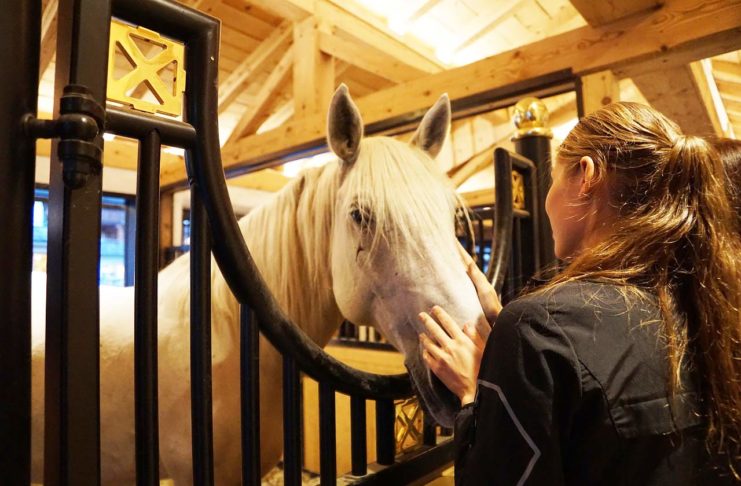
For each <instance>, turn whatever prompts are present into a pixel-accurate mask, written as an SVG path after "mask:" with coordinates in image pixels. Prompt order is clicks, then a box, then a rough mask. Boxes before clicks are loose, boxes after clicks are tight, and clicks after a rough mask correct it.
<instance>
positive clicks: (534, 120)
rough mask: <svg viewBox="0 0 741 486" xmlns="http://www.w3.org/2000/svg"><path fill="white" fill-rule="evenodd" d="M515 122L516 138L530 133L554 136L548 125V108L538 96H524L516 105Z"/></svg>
mask: <svg viewBox="0 0 741 486" xmlns="http://www.w3.org/2000/svg"><path fill="white" fill-rule="evenodd" d="M513 119H514V122H515V126H516V127H517V131H516V132H515V136H514V139H518V138H522V137H526V136H528V135H542V136H546V137H549V138H550V137H552V136H553V135H552V134H551V130H550V128H548V127H547V125H548V108H546V106H545V103H543V102H542V101H541V100H539V99H538V98H534V97H532V96H530V97H527V98H523V99H521V100H520V101H518V102H517V104H516V105H515V113H514V117H513Z"/></svg>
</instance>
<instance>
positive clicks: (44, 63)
mask: <svg viewBox="0 0 741 486" xmlns="http://www.w3.org/2000/svg"><path fill="white" fill-rule="evenodd" d="M58 9H59V2H58V1H57V0H49V3H47V4H46V7H45V8H44V13H43V14H42V16H41V50H40V53H39V76H43V75H44V73H45V72H46V69H47V68H48V67H49V64H50V63H51V60H52V59H53V58H54V53H55V52H56V49H57V10H58Z"/></svg>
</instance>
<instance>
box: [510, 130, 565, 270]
mask: <svg viewBox="0 0 741 486" xmlns="http://www.w3.org/2000/svg"><path fill="white" fill-rule="evenodd" d="M513 141H514V144H515V151H516V152H517V153H518V154H520V155H522V156H523V157H525V158H526V159H530V160H531V161H533V163H534V164H535V167H536V171H537V172H536V181H537V187H538V198H537V203H538V204H537V214H538V215H545V198H546V196H547V195H548V190H549V189H550V187H551V167H550V164H551V140H550V136H549V135H535V134H530V135H525V136H521V137H515V138H514V139H513ZM538 233H539V242H540V245H539V250H540V251H539V255H540V257H539V259H540V268H544V267H548V266H550V265H552V264H553V263H555V261H556V256H555V253H554V252H553V233H552V231H551V223H550V221H549V220H548V218H545V217H539V218H538Z"/></svg>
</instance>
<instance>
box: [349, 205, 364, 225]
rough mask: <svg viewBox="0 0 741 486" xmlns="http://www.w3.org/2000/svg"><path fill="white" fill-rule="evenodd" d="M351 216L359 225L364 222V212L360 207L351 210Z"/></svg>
mask: <svg viewBox="0 0 741 486" xmlns="http://www.w3.org/2000/svg"><path fill="white" fill-rule="evenodd" d="M350 217H351V218H352V220H353V221H355V224H357V225H358V226H360V225H362V224H363V213H361V212H360V209H358V208H355V209H353V210H352V211H351V212H350Z"/></svg>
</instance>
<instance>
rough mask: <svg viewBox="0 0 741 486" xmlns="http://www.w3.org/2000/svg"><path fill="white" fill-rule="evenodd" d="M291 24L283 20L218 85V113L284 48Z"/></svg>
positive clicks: (287, 40) (288, 37)
mask: <svg viewBox="0 0 741 486" xmlns="http://www.w3.org/2000/svg"><path fill="white" fill-rule="evenodd" d="M291 33H292V30H291V24H290V23H289V22H283V23H281V24H280V25H279V26H278V27H276V28H275V30H274V31H273V32H272V33H271V34H270V35H269V36H268V37H267V38H266V39H265V40H264V41H263V42H262V43H261V44H260V45H259V46H258V47H257V49H255V50H254V51H252V52H251V53H250V55H249V56H247V58H246V59H245V60H244V61H242V62H241V63H240V64H239V66H237V68H236V69H235V70H234V71H232V73H231V74H230V75H229V77H228V78H226V79H225V80H224V82H223V83H221V84H220V85H219V113H223V112H224V111H225V110H226V109H227V108H228V107H229V105H230V104H231V103H232V102H233V101H234V100H236V99H237V97H238V96H239V95H240V94H241V89H242V88H243V87H244V85H245V84H247V82H249V80H250V79H251V78H252V77H253V76H254V75H255V74H256V73H258V72H260V71H262V70H263V69H264V68H265V67H266V66H267V64H268V61H270V60H271V59H272V58H273V56H274V55H275V54H276V53H277V52H279V51H280V50H281V49H284V48H286V46H288V44H289V43H290V40H291Z"/></svg>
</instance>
